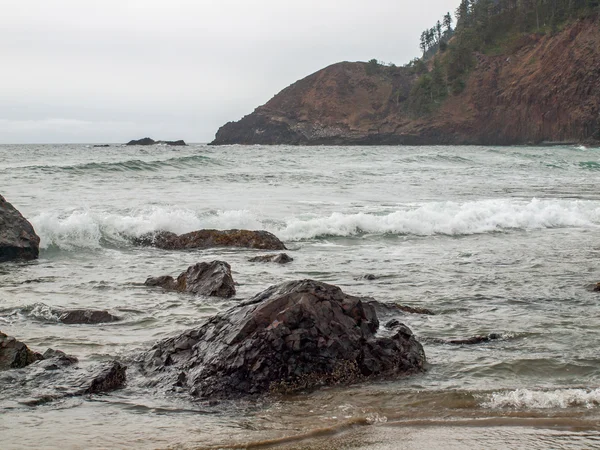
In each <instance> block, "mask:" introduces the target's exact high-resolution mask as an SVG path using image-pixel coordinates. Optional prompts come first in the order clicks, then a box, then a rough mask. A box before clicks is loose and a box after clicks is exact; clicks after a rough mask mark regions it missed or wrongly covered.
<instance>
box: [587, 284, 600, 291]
mask: <svg viewBox="0 0 600 450" xmlns="http://www.w3.org/2000/svg"><path fill="white" fill-rule="evenodd" d="M586 289H587V290H588V291H590V292H600V283H594V284H588V285H587V286H586Z"/></svg>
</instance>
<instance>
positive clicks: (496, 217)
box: [31, 199, 600, 250]
mask: <svg viewBox="0 0 600 450" xmlns="http://www.w3.org/2000/svg"><path fill="white" fill-rule="evenodd" d="M31 221H32V223H33V225H34V227H35V229H36V231H37V233H38V234H39V235H40V238H41V241H42V242H41V245H42V248H45V249H47V248H51V247H58V248H62V249H67V250H69V249H73V248H79V247H84V248H100V247H103V246H106V245H116V246H121V245H128V244H129V242H130V241H131V238H133V237H137V236H141V235H143V234H145V233H149V232H154V231H158V230H166V231H171V232H174V233H177V234H181V233H187V232H190V231H194V230H198V229H202V228H214V229H232V228H243V229H253V230H257V229H264V230H267V231H271V232H272V233H274V234H276V235H277V236H278V237H279V238H280V239H282V240H284V241H302V240H310V239H323V238H328V237H351V236H361V235H365V234H374V235H390V234H391V235H415V236H431V235H448V236H461V235H470V234H482V233H494V232H509V231H514V230H535V229H546V228H597V227H598V226H599V225H600V202H594V201H582V200H537V199H533V200H531V201H529V202H521V201H517V200H512V199H510V200H509V199H501V200H481V201H474V202H466V203H455V202H432V203H426V204H420V205H405V206H402V207H399V208H398V209H397V210H396V211H393V212H391V213H353V214H347V213H346V214H344V213H340V212H335V213H332V214H330V215H328V216H321V217H315V216H302V217H290V218H287V219H285V220H272V219H268V218H262V217H258V216H257V215H256V214H255V213H254V212H252V211H248V210H231V211H206V212H202V213H199V212H197V211H193V210H190V209H181V208H176V207H162V206H151V207H147V208H142V209H136V210H131V211H128V212H126V213H115V212H107V211H95V210H74V211H70V212H66V213H57V212H45V213H42V214H40V215H38V216H36V217H33V218H32V219H31Z"/></svg>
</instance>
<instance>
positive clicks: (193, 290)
mask: <svg viewBox="0 0 600 450" xmlns="http://www.w3.org/2000/svg"><path fill="white" fill-rule="evenodd" d="M144 284H145V285H146V286H158V287H162V288H164V289H167V290H171V291H178V292H188V293H190V294H197V295H207V296H214V297H224V298H229V297H233V296H234V295H235V283H234V281H233V277H232V276H231V266H230V265H229V264H227V263H226V262H225V261H212V262H210V263H207V262H202V263H197V264H194V265H193V266H190V267H188V269H187V270H186V271H185V272H182V273H181V274H180V275H179V276H178V277H177V280H175V279H173V277H171V276H169V275H166V276H161V277H156V278H148V279H147V280H146V282H145V283H144Z"/></svg>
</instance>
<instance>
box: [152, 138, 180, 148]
mask: <svg viewBox="0 0 600 450" xmlns="http://www.w3.org/2000/svg"><path fill="white" fill-rule="evenodd" d="M157 144H167V145H174V146H181V147H185V146H187V144H186V143H185V141H184V140H183V139H179V140H178V141H158V142H157Z"/></svg>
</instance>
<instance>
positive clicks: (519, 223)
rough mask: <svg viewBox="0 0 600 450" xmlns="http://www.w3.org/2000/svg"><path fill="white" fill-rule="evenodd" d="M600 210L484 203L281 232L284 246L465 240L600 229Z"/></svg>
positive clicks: (325, 220) (335, 220)
mask: <svg viewBox="0 0 600 450" xmlns="http://www.w3.org/2000/svg"><path fill="white" fill-rule="evenodd" d="M598 225H600V205H599V204H598V203H597V202H585V201H572V200H537V199H533V200H531V201H530V202H517V201H514V200H483V201H476V202H467V203H455V202H434V203H427V204H424V205H417V206H414V207H405V208H401V209H399V210H398V211H395V212H393V213H390V214H386V215H375V214H365V213H358V214H341V213H333V214H331V215H330V216H328V217H318V218H313V219H309V220H301V219H291V220H289V221H288V223H287V226H286V227H285V228H283V229H281V230H279V233H278V236H280V237H281V238H282V239H284V240H298V239H309V238H313V237H316V236H351V235H355V234H359V233H371V234H413V235H419V236H429V235H434V234H446V235H465V234H478V233H489V232H494V231H504V230H510V229H521V230H524V229H542V228H560V227H597V226H598Z"/></svg>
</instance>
